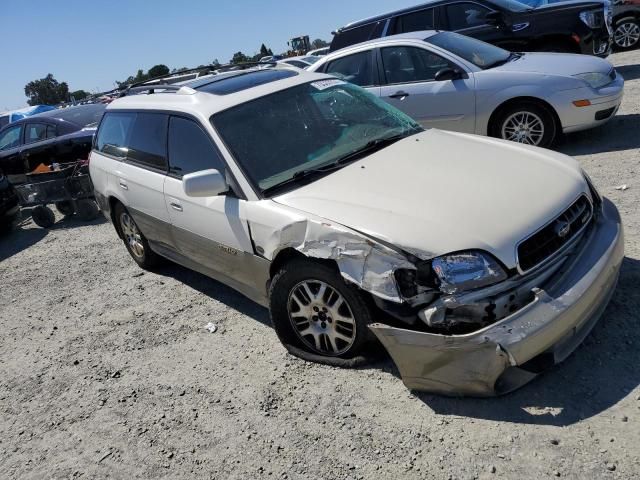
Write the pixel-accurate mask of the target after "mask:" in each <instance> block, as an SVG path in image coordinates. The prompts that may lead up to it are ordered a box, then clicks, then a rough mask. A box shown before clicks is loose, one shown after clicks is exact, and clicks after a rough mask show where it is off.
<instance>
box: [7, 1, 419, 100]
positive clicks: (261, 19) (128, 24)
mask: <svg viewBox="0 0 640 480" xmlns="http://www.w3.org/2000/svg"><path fill="white" fill-rule="evenodd" d="M2 3H3V5H2V6H1V7H0V31H2V36H3V38H4V39H5V40H4V42H3V45H4V48H3V55H2V64H3V67H4V68H3V72H4V75H2V80H1V81H0V87H1V88H0V111H2V110H10V109H15V108H20V107H23V106H26V101H27V99H26V97H25V95H24V86H25V85H26V84H27V83H28V82H30V81H31V80H36V79H39V78H43V77H45V76H46V75H47V74H48V73H51V74H53V76H54V77H55V78H56V79H57V80H58V81H61V82H62V81H65V82H67V83H68V84H69V90H70V91H74V90H79V89H83V90H86V91H91V92H95V91H105V90H110V89H112V88H114V81H115V80H123V79H125V78H127V77H128V76H129V75H135V73H136V72H137V70H138V69H139V68H142V69H144V70H145V71H146V70H148V69H149V68H150V67H152V66H154V65H156V64H160V63H162V64H165V65H167V66H168V67H169V68H174V67H175V68H180V67H195V66H198V65H201V64H206V63H210V62H211V61H213V60H214V59H216V58H217V59H218V60H219V61H220V62H221V63H225V62H227V61H229V60H230V59H231V57H232V56H233V54H234V52H237V51H242V52H243V53H245V54H251V55H253V54H255V53H257V52H258V50H259V49H260V45H261V44H262V43H265V44H266V45H267V47H269V48H271V49H272V50H273V51H274V52H275V53H277V52H283V51H285V50H286V49H287V40H288V39H289V38H291V37H295V36H299V35H309V38H310V39H311V40H312V41H313V40H314V39H316V38H321V39H323V40H326V41H331V38H332V36H331V31H332V30H335V29H336V28H338V27H340V26H343V25H345V24H346V23H349V22H352V21H355V20H359V19H362V18H365V17H368V16H371V15H376V14H379V13H384V12H387V11H390V10H395V9H397V8H403V7H407V6H410V5H415V4H417V3H420V0H318V1H308V0H307V1H303V0H298V1H295V0H269V1H266V0H262V1H261V0H224V1H217V0H208V1H207V0H186V1H180V0H58V1H55V2H53V1H51V0H27V1H24V0H21V1H8V2H2Z"/></svg>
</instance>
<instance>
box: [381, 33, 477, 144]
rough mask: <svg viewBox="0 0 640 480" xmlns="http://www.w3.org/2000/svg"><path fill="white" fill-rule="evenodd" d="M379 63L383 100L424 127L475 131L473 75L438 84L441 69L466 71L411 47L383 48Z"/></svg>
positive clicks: (436, 56) (452, 63) (421, 49)
mask: <svg viewBox="0 0 640 480" xmlns="http://www.w3.org/2000/svg"><path fill="white" fill-rule="evenodd" d="M380 63H381V70H382V73H381V76H382V77H383V79H382V83H383V85H382V87H381V91H380V95H381V98H382V99H383V100H385V101H386V102H388V103H390V104H391V105H393V106H394V107H396V108H398V109H400V110H402V111H403V112H404V113H406V114H407V115H409V116H410V117H412V118H413V119H414V120H416V121H418V122H419V123H420V124H421V125H423V126H425V127H435V128H442V129H445V130H455V131H459V132H469V133H473V132H474V131H475V91H474V80H473V74H472V73H465V78H461V79H458V80H444V81H436V80H435V75H436V73H437V72H438V71H440V70H442V69H445V68H453V69H458V70H461V71H464V69H462V67H460V66H459V65H457V64H455V63H454V62H453V61H451V60H448V59H446V58H444V57H442V56H441V55H438V54H436V53H434V52H433V51H431V50H429V49H426V48H422V47H418V46H409V45H397V46H389V47H383V48H381V49H380Z"/></svg>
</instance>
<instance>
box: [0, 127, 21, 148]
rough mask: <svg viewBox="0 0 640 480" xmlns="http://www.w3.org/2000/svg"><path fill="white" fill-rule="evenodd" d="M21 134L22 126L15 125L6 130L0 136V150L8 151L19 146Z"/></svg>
mask: <svg viewBox="0 0 640 480" xmlns="http://www.w3.org/2000/svg"><path fill="white" fill-rule="evenodd" d="M21 133H22V125H16V126H15V127H10V128H8V129H6V130H5V131H4V132H2V134H0V150H8V149H9V148H15V147H18V146H19V145H20V134H21Z"/></svg>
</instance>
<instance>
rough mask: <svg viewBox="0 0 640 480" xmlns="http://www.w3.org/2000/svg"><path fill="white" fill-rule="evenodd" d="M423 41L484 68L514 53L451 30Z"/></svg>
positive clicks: (510, 56) (502, 60) (495, 64)
mask: <svg viewBox="0 0 640 480" xmlns="http://www.w3.org/2000/svg"><path fill="white" fill-rule="evenodd" d="M425 41H426V42H428V43H432V44H433V45H436V46H438V47H440V48H442V49H444V50H447V51H449V52H451V53H453V54H454V55H457V56H458V57H461V58H464V59H465V60H466V61H468V62H471V63H473V64H474V65H475V66H476V67H480V68H482V69H484V70H486V69H488V68H492V67H495V66H497V65H500V64H502V63H504V62H506V61H508V60H509V59H510V58H512V57H513V58H515V57H514V55H516V54H512V53H511V52H508V51H507V50H504V49H502V48H499V47H496V46H494V45H491V44H489V43H486V42H483V41H481V40H476V39H475V38H471V37H467V36H465V35H460V34H458V33H453V32H441V33H438V34H436V35H433V36H431V37H429V38H427V39H426V40H425Z"/></svg>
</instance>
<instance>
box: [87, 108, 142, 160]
mask: <svg viewBox="0 0 640 480" xmlns="http://www.w3.org/2000/svg"><path fill="white" fill-rule="evenodd" d="M135 117H136V114H135V113H117V112H109V113H106V114H105V115H104V119H103V120H102V123H101V124H100V129H99V130H98V138H97V139H96V147H97V149H98V151H99V152H102V153H104V154H107V155H111V156H113V157H117V158H125V157H126V156H127V140H128V138H129V133H130V131H131V126H132V125H133V122H134V120H135Z"/></svg>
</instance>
